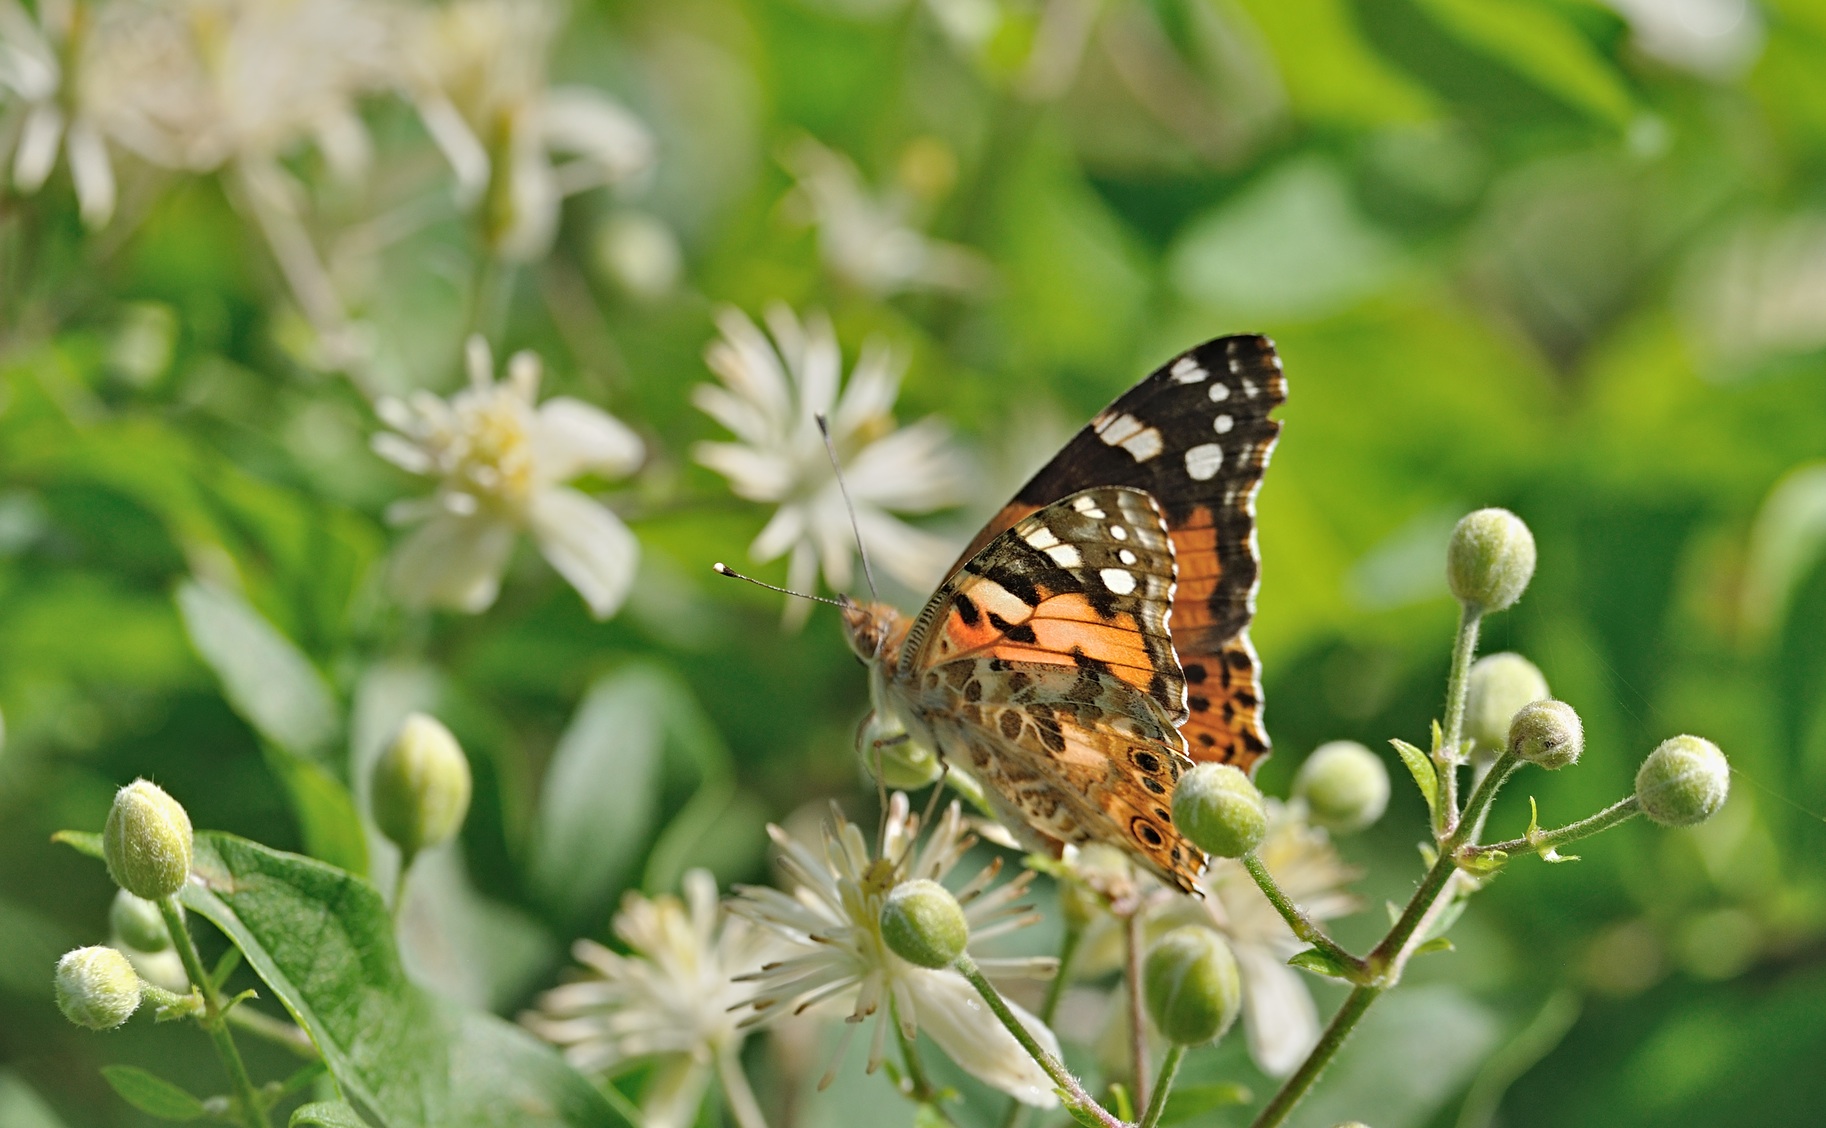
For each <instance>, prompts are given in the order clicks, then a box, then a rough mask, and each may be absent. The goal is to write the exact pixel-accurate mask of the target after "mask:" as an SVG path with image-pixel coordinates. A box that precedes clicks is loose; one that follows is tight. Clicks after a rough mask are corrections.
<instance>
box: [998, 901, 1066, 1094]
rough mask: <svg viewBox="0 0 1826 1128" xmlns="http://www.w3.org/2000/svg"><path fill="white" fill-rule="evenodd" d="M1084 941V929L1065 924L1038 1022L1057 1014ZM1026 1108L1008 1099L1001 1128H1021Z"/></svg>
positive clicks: (1047, 1020)
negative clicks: (1057, 956)
mask: <svg viewBox="0 0 1826 1128" xmlns="http://www.w3.org/2000/svg"><path fill="white" fill-rule="evenodd" d="M1083 939H1084V929H1083V928H1082V927H1080V926H1077V925H1073V924H1070V923H1068V924H1066V926H1065V936H1064V938H1063V939H1061V940H1060V941H1059V969H1058V970H1057V971H1055V972H1053V977H1052V982H1051V983H1048V984H1047V985H1046V999H1045V1001H1044V1002H1042V1003H1041V1004H1040V1021H1041V1022H1043V1023H1045V1024H1046V1025H1047V1026H1051V1025H1052V1020H1053V1017H1054V1016H1055V1015H1057V1014H1058V1013H1059V1001H1060V1000H1061V999H1063V998H1065V987H1066V984H1067V983H1069V982H1070V980H1071V970H1072V961H1073V960H1075V959H1077V958H1078V945H1079V943H1080V942H1081V941H1082V940H1083ZM1027 1108H1028V1106H1027V1105H1025V1104H1022V1103H1021V1102H1020V1101H1018V1100H1015V1099H1013V1098H1010V1099H1009V1101H1008V1111H1007V1112H1006V1113H1005V1114H1003V1116H1002V1124H1001V1128H1021V1125H1022V1124H1023V1123H1025V1122H1026V1120H1027Z"/></svg>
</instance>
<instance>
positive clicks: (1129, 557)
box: [1116, 548, 1139, 564]
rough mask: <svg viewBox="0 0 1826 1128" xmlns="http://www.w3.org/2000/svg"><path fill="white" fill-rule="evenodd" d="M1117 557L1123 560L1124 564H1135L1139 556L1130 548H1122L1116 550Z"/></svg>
mask: <svg viewBox="0 0 1826 1128" xmlns="http://www.w3.org/2000/svg"><path fill="white" fill-rule="evenodd" d="M1116 559H1118V560H1120V561H1122V562H1123V563H1124V564H1133V563H1135V561H1136V560H1137V559H1139V558H1138V557H1137V556H1136V555H1135V554H1134V553H1132V552H1130V551H1129V550H1128V549H1126V548H1122V549H1117V550H1116Z"/></svg>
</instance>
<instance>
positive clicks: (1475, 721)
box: [1465, 652, 1553, 755]
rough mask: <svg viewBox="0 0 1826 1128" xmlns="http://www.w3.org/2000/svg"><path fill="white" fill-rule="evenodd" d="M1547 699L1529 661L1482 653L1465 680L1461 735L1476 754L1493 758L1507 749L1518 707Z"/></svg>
mask: <svg viewBox="0 0 1826 1128" xmlns="http://www.w3.org/2000/svg"><path fill="white" fill-rule="evenodd" d="M1551 696H1553V694H1552V693H1551V692H1550V691H1549V690H1548V688H1547V679H1546V678H1545V677H1543V676H1542V675H1541V671H1540V669H1539V668H1538V667H1536V666H1535V664H1534V663H1533V662H1530V661H1529V660H1528V659H1526V658H1524V657H1522V656H1521V655H1520V654H1512V653H1507V652H1505V653H1502V654H1486V655H1485V656H1484V657H1482V658H1479V659H1478V660H1477V661H1476V662H1474V663H1472V664H1471V673H1470V676H1469V677H1467V678H1466V679H1465V735H1466V736H1468V737H1470V738H1471V740H1472V741H1473V742H1474V744H1475V749H1476V751H1479V752H1483V753H1486V754H1488V755H1495V754H1496V753H1498V752H1501V751H1502V750H1503V749H1504V748H1507V747H1508V746H1509V722H1511V721H1513V720H1514V719H1515V714H1516V713H1517V712H1518V711H1520V710H1521V707H1522V706H1524V705H1527V704H1528V703H1530V702H1533V701H1542V700H1545V699H1546V698H1548V697H1551Z"/></svg>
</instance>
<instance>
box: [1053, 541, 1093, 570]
mask: <svg viewBox="0 0 1826 1128" xmlns="http://www.w3.org/2000/svg"><path fill="white" fill-rule="evenodd" d="M1046 555H1048V556H1050V557H1052V562H1053V563H1054V564H1057V565H1058V566H1059V567H1061V568H1079V567H1082V566H1083V565H1084V557H1082V556H1079V555H1078V550H1077V548H1075V547H1074V546H1072V545H1069V544H1061V545H1055V546H1054V547H1052V548H1049V549H1047V550H1046Z"/></svg>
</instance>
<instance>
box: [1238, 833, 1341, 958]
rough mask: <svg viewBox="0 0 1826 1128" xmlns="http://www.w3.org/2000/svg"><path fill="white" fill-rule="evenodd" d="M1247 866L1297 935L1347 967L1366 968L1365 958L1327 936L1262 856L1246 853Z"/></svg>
mask: <svg viewBox="0 0 1826 1128" xmlns="http://www.w3.org/2000/svg"><path fill="white" fill-rule="evenodd" d="M1243 868H1244V869H1247V870H1248V871H1249V876H1250V877H1253V878H1254V879H1255V883H1256V885H1258V886H1260V887H1261V890H1262V895H1263V896H1265V897H1267V898H1268V903H1269V904H1271V905H1273V906H1274V909H1275V911H1276V912H1278V913H1280V914H1281V919H1282V920H1285V921H1286V922H1287V927H1289V928H1291V929H1293V934H1294V935H1295V936H1298V937H1299V938H1300V939H1301V940H1304V941H1305V942H1306V943H1308V944H1311V945H1312V946H1313V947H1315V948H1317V949H1319V951H1321V952H1324V953H1325V954H1326V955H1327V956H1329V957H1331V958H1332V959H1333V960H1335V961H1336V962H1338V963H1340V964H1342V965H1343V966H1345V967H1347V968H1354V969H1356V970H1357V971H1362V970H1364V967H1365V964H1364V962H1363V961H1362V960H1360V959H1358V958H1357V957H1356V956H1353V955H1351V954H1350V953H1349V952H1347V951H1345V950H1344V949H1343V948H1342V947H1340V946H1339V944H1338V942H1337V941H1336V940H1333V939H1332V938H1331V937H1329V936H1327V935H1326V934H1325V930H1324V929H1322V928H1320V927H1319V926H1318V925H1317V924H1315V923H1314V922H1313V919H1312V918H1311V917H1309V916H1307V915H1306V914H1305V912H1303V911H1302V910H1301V909H1300V906H1299V905H1296V904H1295V903H1294V901H1293V898H1291V897H1289V896H1288V895H1287V894H1286V892H1285V891H1283V890H1282V889H1281V886H1280V883H1278V882H1277V881H1275V879H1274V874H1272V873H1269V872H1268V866H1267V865H1266V864H1265V863H1264V862H1263V861H1262V859H1261V857H1260V856H1259V855H1257V854H1254V853H1249V854H1245V855H1243Z"/></svg>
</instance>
